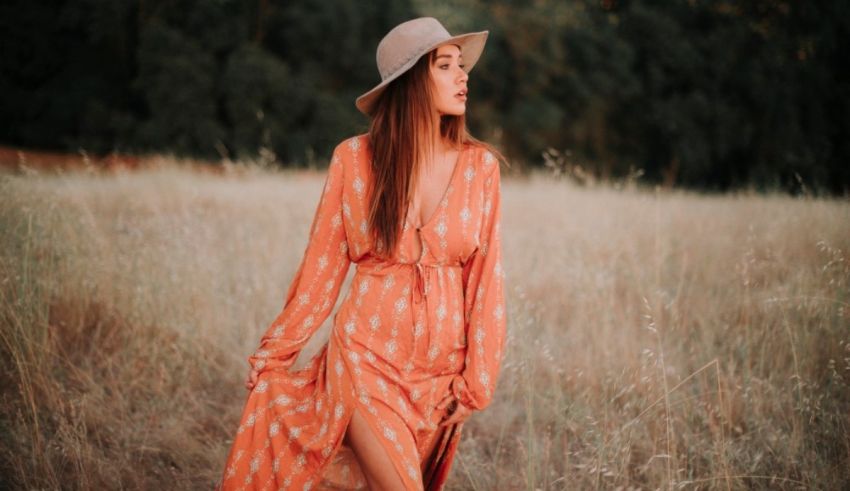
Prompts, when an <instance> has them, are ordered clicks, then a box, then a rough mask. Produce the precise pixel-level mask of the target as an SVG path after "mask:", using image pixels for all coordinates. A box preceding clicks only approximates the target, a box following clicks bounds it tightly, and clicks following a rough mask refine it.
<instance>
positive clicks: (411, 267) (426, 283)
mask: <svg viewBox="0 0 850 491" xmlns="http://www.w3.org/2000/svg"><path fill="white" fill-rule="evenodd" d="M440 268H455V269H457V271H458V274H460V273H461V272H462V266H461V265H460V264H440V263H434V264H429V263H423V262H415V263H388V262H383V261H370V260H365V261H361V262H359V263H357V272H358V273H363V274H368V275H374V276H385V275H388V274H393V273H403V272H405V270H407V272H409V274H411V275H412V276H413V299H414V301H415V302H416V303H421V302H422V301H426V300H427V297H428V293H429V292H430V291H431V284H430V279H431V273H432V272H433V270H435V269H440Z"/></svg>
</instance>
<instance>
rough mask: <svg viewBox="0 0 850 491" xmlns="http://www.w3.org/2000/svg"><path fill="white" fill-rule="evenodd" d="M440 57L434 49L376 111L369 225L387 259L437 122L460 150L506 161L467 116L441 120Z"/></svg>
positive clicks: (371, 131)
mask: <svg viewBox="0 0 850 491" xmlns="http://www.w3.org/2000/svg"><path fill="white" fill-rule="evenodd" d="M436 55H437V50H436V49H434V50H432V51H430V52H429V53H427V54H426V55H424V56H422V57H421V58H420V59H419V60H418V61H417V62H416V64H415V65H413V67H411V68H410V69H409V70H408V71H406V72H405V73H404V74H402V75H401V76H400V77H399V78H397V79H395V80H393V81H392V82H390V84H389V85H387V87H386V89H384V91H383V93H382V94H381V96H380V98H379V99H378V100H377V101H376V104H375V109H374V111H373V112H372V121H371V124H370V126H369V145H370V147H371V149H372V179H371V184H370V186H369V227H370V232H371V234H372V237H373V238H374V239H375V241H376V252H377V253H378V254H379V255H381V256H383V257H386V258H389V257H390V256H391V255H392V254H393V252H394V251H395V250H396V248H397V246H398V242H399V239H400V238H401V231H402V228H403V227H404V220H405V219H406V218H407V217H406V216H405V215H406V213H407V210H408V200H409V199H410V198H411V197H412V194H413V191H414V190H415V189H416V184H417V182H416V180H417V176H418V175H419V168H420V166H421V165H423V162H426V161H427V159H428V158H429V157H430V156H431V155H433V148H431V143H432V139H431V135H433V134H434V128H435V126H436V125H437V124H439V126H440V135H442V137H443V138H444V139H446V140H447V141H448V142H449V143H450V145H452V146H453V147H455V148H456V149H461V148H462V146H463V145H464V144H467V143H472V144H478V145H481V146H483V147H485V148H487V149H488V150H490V151H491V152H492V153H493V155H495V156H496V157H497V159H498V160H505V158H504V156H502V154H501V153H500V152H498V151H497V150H496V149H494V148H493V147H492V146H490V145H488V144H487V143H484V142H482V141H480V140H478V139H476V138H474V137H473V136H472V135H470V134H469V131H468V130H467V128H466V117H465V115H459V116H455V115H443V116H441V117H440V118H439V121H436V120H435V119H436V118H434V114H435V111H434V109H433V102H432V99H431V94H432V86H431V78H430V77H431V72H430V68H431V63H432V62H433V61H434V59H435V58H436Z"/></svg>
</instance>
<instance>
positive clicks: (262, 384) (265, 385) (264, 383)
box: [254, 380, 269, 394]
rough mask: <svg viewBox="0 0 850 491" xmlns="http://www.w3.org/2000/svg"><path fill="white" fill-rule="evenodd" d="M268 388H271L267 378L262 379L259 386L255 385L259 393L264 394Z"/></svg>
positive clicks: (255, 389)
mask: <svg viewBox="0 0 850 491" xmlns="http://www.w3.org/2000/svg"><path fill="white" fill-rule="evenodd" d="M268 388H269V383H268V382H267V381H265V380H260V382H259V383H258V384H257V386H256V387H254V391H256V392H257V393H259V394H262V393H263V392H265V391H266V389H268Z"/></svg>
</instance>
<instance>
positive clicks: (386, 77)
mask: <svg viewBox="0 0 850 491" xmlns="http://www.w3.org/2000/svg"><path fill="white" fill-rule="evenodd" d="M489 33H490V31H480V32H469V33H465V34H458V35H456V36H452V35H451V34H449V31H447V30H446V28H445V27H443V25H442V24H440V22H439V21H438V20H437V19H435V18H433V17H419V18H417V19H413V20H409V21H407V22H402V23H401V24H399V25H397V26H395V27H394V28H393V29H392V30H391V31H390V32H388V33H387V35H386V36H384V38H383V39H381V42H380V43H378V51H377V53H376V55H375V59H376V60H377V62H378V72H379V73H380V74H381V83H379V84H378V85H377V86H375V87H374V88H372V90H370V91H368V92H366V93H365V94H363V95H361V96H360V97H358V98H357V100H356V101H355V105H356V106H357V109H359V110H360V112H362V113H364V114H366V115H369V114H371V113H372V109H373V108H374V105H375V101H377V100H378V97H379V96H380V95H381V93H382V92H383V91H384V89H386V88H387V85H389V83H390V82H392V81H393V80H395V79H397V78H398V77H400V76H401V75H402V74H403V73H404V72H406V71H407V70H409V69H410V68H411V67H413V65H415V64H416V62H417V61H418V60H419V58H421V57H422V55H424V54H425V53H427V52H429V51H431V50H432V49H434V48H436V47H438V46H442V45H443V44H457V45H459V46H460V51H461V54H462V55H463V62H464V65H465V66H464V67H463V70H464V71H465V72H467V73H469V71H470V70H472V67H473V66H474V65H475V62H477V61H478V58H479V57H480V56H481V52H482V51H483V50H484V43H485V42H486V41H487V36H488V35H489Z"/></svg>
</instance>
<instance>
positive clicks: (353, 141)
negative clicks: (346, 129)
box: [348, 136, 360, 152]
mask: <svg viewBox="0 0 850 491" xmlns="http://www.w3.org/2000/svg"><path fill="white" fill-rule="evenodd" d="M348 148H350V149H352V150H354V151H355V152H356V151H358V150H360V138H358V137H356V136H355V137H352V138H349V140H348Z"/></svg>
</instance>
